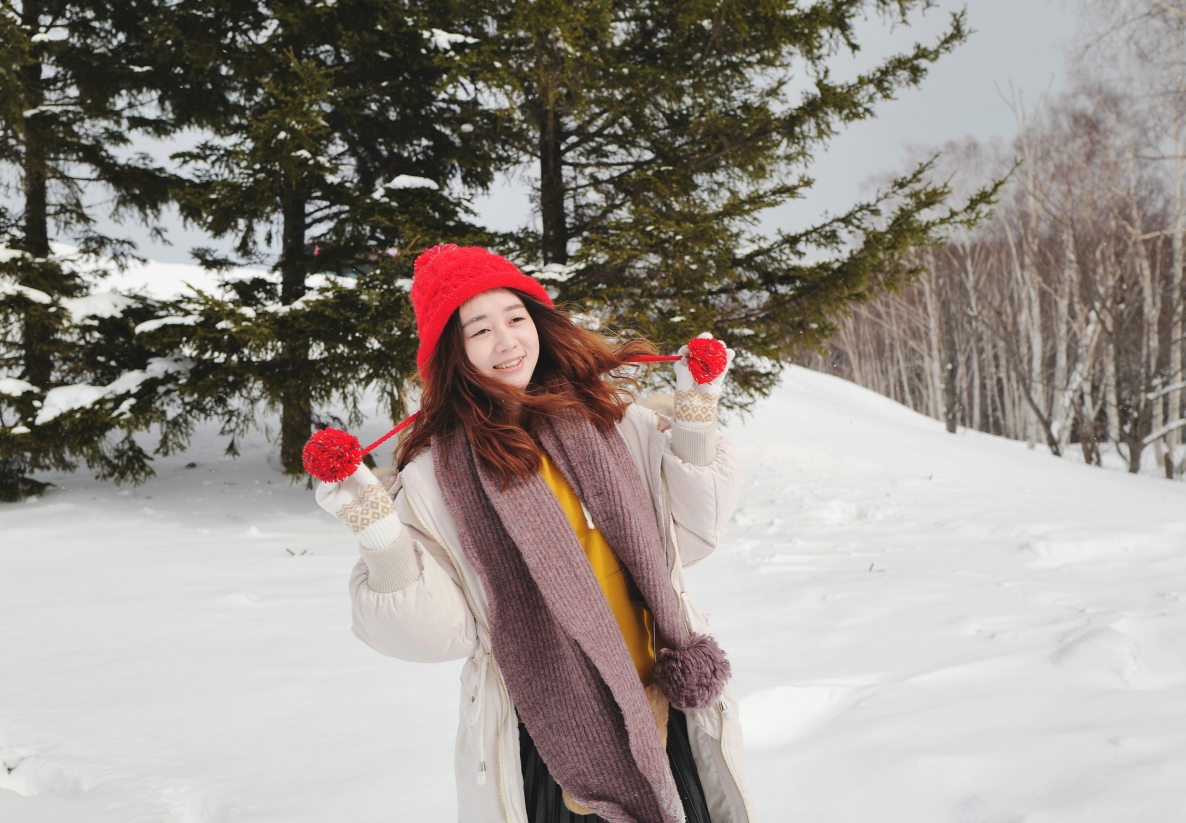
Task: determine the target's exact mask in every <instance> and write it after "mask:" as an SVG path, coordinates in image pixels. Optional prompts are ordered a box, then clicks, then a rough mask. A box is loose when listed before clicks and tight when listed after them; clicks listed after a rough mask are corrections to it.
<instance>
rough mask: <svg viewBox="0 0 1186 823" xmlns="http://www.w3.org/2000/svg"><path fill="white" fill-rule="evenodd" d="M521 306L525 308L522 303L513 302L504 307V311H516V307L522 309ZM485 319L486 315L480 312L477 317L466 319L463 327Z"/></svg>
mask: <svg viewBox="0 0 1186 823" xmlns="http://www.w3.org/2000/svg"><path fill="white" fill-rule="evenodd" d="M521 308H523V304H522V303H512V304H511V305H509V306H507V307H506V308H504V309H503V311H504V312H508V311H514V310H515V309H521ZM485 319H486V315H484V314H479V315H478V316H477V317H471V318H470V319H469V320H466V321H465V322H464V323H462V324H461V328H463V329H464V328H465V327H466V326H468V325H469V324H471V323H477V322H478V321H479V320H485Z"/></svg>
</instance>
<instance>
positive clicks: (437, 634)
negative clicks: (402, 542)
mask: <svg viewBox="0 0 1186 823" xmlns="http://www.w3.org/2000/svg"><path fill="white" fill-rule="evenodd" d="M403 496H404V492H403V491H402V489H401V490H400V491H399V493H398V494H397V496H396V500H395V503H396V510H397V511H398V512H399V513H400V520H401V521H402V522H403V525H404V528H405V529H407V530H408V532H409V534H410V536H411V538H412V548H413V550H414V551H415V556H416V568H415V569H414V570H413V571H414V572H416V573H417V574H416V577H415V579H414V580H413V581H412V582H411V583H410V584H409V585H407V586H404V587H403V588H401V589H400V590H399V591H395V592H377V591H374V590H372V589H371V587H370V585H369V582H368V579H367V578H368V569H367V564H366V562H365V561H363V560H359V561H358V563H357V564H356V565H355V566H354V571H353V573H352V574H351V575H350V600H351V604H352V610H353V626H352V628H353V630H354V634H355V636H356V637H358V639H359V640H361V641H362V642H364V643H366V644H367V645H368V646H370V647H371V648H372V649H374V650H375V651H378V652H381V653H383V654H385V655H388V656H389V657H398V658H399V659H400V660H408V661H411V662H415V663H440V662H442V661H445V660H457V659H460V658H464V657H468V656H469V655H470V654H472V653H473V652H474V651H475V650H476V649H477V647H478V627H477V623H476V621H475V620H474V616H473V612H472V611H471V610H470V608H469V605H468V604H467V603H466V600H465V595H464V593H463V592H462V589H461V581H460V580H459V579H458V577H457V570H456V569H455V568H454V566H453V563H452V561H451V560H450V559H449V556H448V554H447V553H446V552H445V550H444V548H443V547H441V546H440V545H439V544H438V543H437V542H436V541H435V540H434V539H433V538H431V537H429V536H428V535H426V534H424V533H423V532H422V531H420V529H419V528H417V527H416V526H413V525H412V524H411V523H410V522H409V520H410V519H411V518H410V510H409V508H408V506H407V503H406V501H405V500H404V499H403Z"/></svg>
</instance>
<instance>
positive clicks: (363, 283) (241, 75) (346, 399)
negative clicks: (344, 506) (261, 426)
mask: <svg viewBox="0 0 1186 823" xmlns="http://www.w3.org/2000/svg"><path fill="white" fill-rule="evenodd" d="M445 12H447V9H446V8H445V7H443V6H442V4H437V3H422V4H417V3H411V4H409V3H405V2H397V1H396V0H338V2H336V3H335V2H319V3H306V2H304V1H303V0H277V1H276V2H253V3H226V2H193V3H186V4H180V5H179V6H177V7H176V8H175V9H174V14H175V17H174V18H173V22H171V23H170V24H169V26H168V27H166V28H165V29H162V30H159V31H156V32H152V33H147V32H146V33H145V34H144V36H143V38H142V41H143V43H144V44H146V48H147V47H148V46H149V45H150V44H152V43H156V44H160V43H161V42H162V41H165V42H169V41H171V42H172V44H173V46H174V48H173V49H172V50H171V51H170V50H168V49H165V50H163V51H161V52H160V53H159V54H158V55H157V57H156V58H154V59H156V60H157V61H158V63H159V64H160V65H161V66H165V65H171V66H173V67H174V68H172V69H170V72H171V73H172V74H173V75H174V76H176V77H178V78H179V80H178V82H177V83H175V84H174V87H173V89H172V90H169V91H166V92H165V94H164V95H163V96H162V98H161V100H162V102H163V104H164V106H165V107H166V108H167V109H168V110H169V112H170V116H171V118H172V121H173V122H174V124H175V125H181V124H186V125H189V124H196V125H201V126H204V127H205V128H207V129H209V130H210V131H211V132H212V133H213V135H214V136H213V138H212V139H210V140H207V141H205V142H203V143H202V144H201V145H199V146H198V147H196V148H195V149H193V150H192V151H187V152H183V153H180V154H178V155H176V156H175V159H176V160H178V161H180V162H181V163H182V164H184V166H185V168H186V169H187V170H188V172H187V174H188V177H189V182H188V184H187V185H186V186H184V187H183V188H182V189H180V190H179V192H178V195H177V196H178V198H179V203H180V208H181V213H182V215H183V216H184V217H185V218H186V219H188V220H190V221H192V222H194V223H196V224H198V225H200V226H201V227H203V228H204V229H205V230H207V231H208V232H210V233H211V234H212V235H214V236H216V237H230V238H233V240H234V244H235V253H236V255H237V256H238V259H239V260H240V261H245V262H260V261H266V260H268V259H269V255H270V253H271V252H272V251H273V250H274V251H275V257H274V262H273V265H272V267H271V271H270V273H268V274H264V273H262V272H261V275H260V276H259V277H257V278H254V279H252V280H250V281H247V282H235V283H229V284H227V288H226V291H225V292H224V293H222V294H197V295H193V296H191V297H190V298H189V299H187V300H186V301H184V302H183V303H182V304H180V305H179V306H178V307H177V308H178V311H179V312H181V313H182V314H181V315H179V316H184V317H193V318H195V319H194V321H193V322H192V324H172V325H164V326H160V327H157V328H156V329H154V330H153V331H151V332H147V333H146V335H147V336H148V339H150V340H153V341H156V342H158V343H159V344H161V345H165V346H181V345H184V346H185V347H186V350H187V351H190V352H192V354H193V356H194V357H195V358H196V360H197V364H196V365H195V367H194V369H193V371H192V373H191V374H190V377H189V379H188V380H187V384H186V386H187V388H186V392H187V397H188V398H189V399H190V401H191V402H192V403H193V404H194V405H195V408H199V407H200V408H201V409H202V413H210V414H216V415H218V416H219V417H220V418H221V419H222V421H223V425H224V430H225V431H226V432H228V433H231V434H238V433H241V432H242V431H244V430H245V428H246V427H248V426H250V425H251V424H252V422H253V420H254V409H255V407H256V405H257V404H258V403H259V402H264V403H266V404H269V405H271V406H272V407H274V408H277V409H278V410H279V413H280V432H279V440H280V458H281V462H282V464H283V465H284V467H285V469H286V471H287V472H288V473H290V474H292V475H294V476H299V475H300V474H301V473H302V468H301V461H300V453H301V449H302V447H303V446H304V443H305V441H306V439H307V438H308V436H309V434H310V432H311V431H312V429H313V428H314V427H315V426H320V425H324V424H326V423H328V422H332V421H330V419H329V418H327V417H325V416H324V414H323V412H322V411H319V409H320V408H322V407H324V406H325V405H326V404H328V403H329V402H330V401H331V400H334V401H336V402H338V403H341V404H343V405H345V406H346V407H347V408H349V409H352V410H354V411H355V412H356V410H357V403H358V400H359V392H360V391H361V390H362V389H363V388H365V387H367V386H370V385H372V384H375V383H378V384H379V386H380V387H381V389H382V390H383V391H384V392H385V393H386V394H387V396H388V398H389V399H390V401H391V404H392V409H391V412H392V414H393V416H398V415H399V414H400V413H401V412H402V409H403V394H402V386H403V384H404V382H405V380H406V379H407V378H408V377H411V376H412V375H413V374H414V351H415V341H414V335H413V334H412V333H411V329H412V328H414V323H413V318H412V314H411V311H410V306H409V303H408V298H407V290H406V285H407V279H408V278H409V277H410V276H411V260H412V259H413V257H414V256H415V252H417V251H418V250H420V249H421V248H423V247H424V246H426V245H431V244H434V243H437V242H444V241H451V240H455V241H461V242H480V241H481V240H482V239H483V237H484V235H482V234H481V233H480V232H479V231H478V230H477V229H476V227H474V226H472V225H470V224H469V223H467V222H466V219H465V218H466V210H465V206H464V200H463V198H462V196H461V195H460V194H458V193H457V192H456V191H455V190H454V189H455V187H456V186H457V185H460V186H463V187H475V186H481V185H485V184H488V183H489V181H490V179H491V176H492V167H493V163H494V159H495V158H496V157H497V151H496V144H495V143H493V142H492V141H493V139H494V136H495V135H496V132H497V128H498V122H497V118H496V117H494V116H493V115H492V114H490V113H488V112H484V111H482V110H481V109H480V108H479V107H478V105H477V103H476V102H475V101H474V100H473V99H466V98H465V97H464V96H460V95H454V96H451V95H448V94H445V93H444V92H443V91H442V82H443V79H444V78H445V76H446V72H447V70H448V69H449V67H450V66H451V64H452V63H453V61H455V60H456V59H457V58H456V53H457V51H459V50H460V49H463V48H464V47H466V46H467V45H468V44H467V42H466V40H467V39H468V38H463V37H461V36H457V35H452V34H450V33H449V32H448V31H447V28H448V25H447V23H448V19H447V17H446V16H445ZM231 19H236V20H237V21H238V24H237V25H226V24H225V21H227V20H231ZM210 20H218V21H224V22H221V23H219V24H217V25H216V26H214V27H213V28H214V29H217V30H218V32H219V34H218V38H219V39H218V40H217V41H215V42H216V45H215V44H212V43H211V40H210V37H209V36H208V35H207V34H204V33H202V31H201V30H200V29H201V27H202V26H204V25H209V21H210ZM168 31H172V32H173V34H172V35H169V36H166V34H167V32H168ZM195 45H196V48H195ZM198 256H199V257H200V259H202V260H203V261H204V262H205V263H206V264H207V265H210V266H214V267H219V266H226V265H228V263H229V261H227V260H223V259H219V258H217V257H216V256H215V255H213V253H212V252H210V251H208V250H199V251H198ZM230 448H231V450H232V451H233V450H234V441H233V440H232V444H231V447H230Z"/></svg>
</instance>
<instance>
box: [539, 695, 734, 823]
mask: <svg viewBox="0 0 1186 823" xmlns="http://www.w3.org/2000/svg"><path fill="white" fill-rule="evenodd" d="M519 754H520V758H521V760H522V762H523V790H524V794H525V795H526V797H527V819H528V821H530V823H605V821H604V820H603V819H602V818H600V817H598V816H597V815H595V814H573V813H572V812H570V811H569V810H568V807H567V806H565V805H564V798H563V792H562V791H561V789H560V786H559V785H558V784H557V783H556V781H555V779H553V777H552V775H551V773H550V772H549V771H548V767H547V765H546V764H545V763H544V761H543V758H541V757H540V756H539V752H538V751H537V750H536V748H535V741H534V740H532V739H531V735H529V734H528V733H527V727H526V726H524V725H523V724H519ZM667 760H668V762H669V763H670V764H671V773H672V775H673V776H674V777H675V785H676V788H678V789H679V799H680V800H681V801H683V804H684V814H685V815H686V816H687V818H688V823H712V821H710V820H709V818H708V805H707V804H706V803H705V801H704V787H703V786H701V785H700V775H699V774H698V773H697V771H696V761H695V760H693V759H692V744H691V742H690V741H689V740H688V719H687V718H686V717H684V713H683V712H681V711H679V710H678V709H675V708H672V709H671V710H670V713H669V715H668V720H667Z"/></svg>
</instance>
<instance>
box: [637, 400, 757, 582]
mask: <svg viewBox="0 0 1186 823" xmlns="http://www.w3.org/2000/svg"><path fill="white" fill-rule="evenodd" d="M629 412H630V414H631V421H630V422H631V423H633V424H634V425H632V426H630V427H629V429H628V430H627V434H628V435H629V436H631V437H636V436H640V435H638V434H636V433H637V432H643V431H645V432H646V433H645V434H642V435H641V438H642V439H643V440H644V441H646V447H645V448H646V453H647V455H648V457H647V463H648V464H649V470H648V473H649V474H650V478H649V481H648V482H649V484H650V486H651V488H652V490H653V491H652V493H654V494H658V495H660V499H659V501H658V502H657V503H656V511H657V514H659V516H660V517H662V516H663V512H665V511H666V508H667V503H666V498H667V497H670V501H671V515H672V519H673V520H674V522H675V539H676V542H677V544H678V545H679V553H680V560H681V561H682V563H683V565H685V566H691V565H693V564H694V563H697V562H699V561H700V560H703V559H704V558H705V557H707V556H708V555H710V554H711V553H712V552H713V550H714V549H716V547H717V545H718V544H719V542H720V540H721V538H722V537H723V536H724V533H725V527H726V525H727V524H728V523H729V519H730V518H731V517H733V511H734V510H735V509H736V508H737V501H738V499H739V498H740V493H741V479H740V477H739V475H738V464H737V449H736V448H735V447H734V446H733V444H732V443H731V442H730V441H729V439H728V438H726V437H725V436H724V435H723V434H721V432H720V430H719V429H714V430H713V431H712V432H711V433H710V434H709V435H708V436H709V437H710V438H711V444H712V445H711V450H712V452H713V456H712V459H711V462H709V463H708V465H705V466H697V465H695V464H693V463H688V462H685V461H683V460H681V459H680V458H679V457H678V456H677V455H676V453H675V452H674V451H673V449H672V445H671V423H670V420H669V419H668V418H667V417H666V416H665V415H663V414H659V413H656V412H655V411H651V410H649V409H644V408H641V407H639V406H638V405H634V406H631V407H630V410H629ZM635 442H637V441H635ZM664 481H666V484H667V488H666V490H664V488H663V482H664ZM663 528H664V529H666V528H667V524H666V523H664V524H663Z"/></svg>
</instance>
